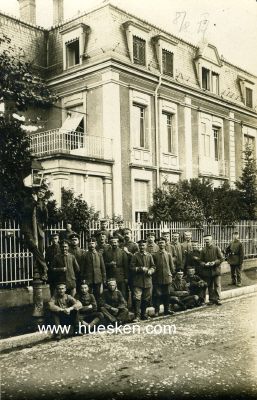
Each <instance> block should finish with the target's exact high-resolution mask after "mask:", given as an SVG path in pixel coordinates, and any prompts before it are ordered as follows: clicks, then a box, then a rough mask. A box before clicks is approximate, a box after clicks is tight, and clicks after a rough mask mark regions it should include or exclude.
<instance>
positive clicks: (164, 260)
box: [153, 238, 174, 317]
mask: <svg viewBox="0 0 257 400" xmlns="http://www.w3.org/2000/svg"><path fill="white" fill-rule="evenodd" d="M158 245H159V251H157V252H156V253H154V254H153V261H154V265H155V273H154V274H153V303H154V308H155V317H158V316H159V312H160V304H163V305H164V315H168V314H171V312H170V311H169V304H170V299H169V289H170V284H171V282H172V273H173V272H174V266H173V260H172V256H171V254H170V253H168V252H167V251H166V250H165V246H166V241H165V239H164V238H160V239H159V241H158Z"/></svg>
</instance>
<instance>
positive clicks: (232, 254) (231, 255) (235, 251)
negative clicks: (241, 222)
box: [226, 231, 244, 287]
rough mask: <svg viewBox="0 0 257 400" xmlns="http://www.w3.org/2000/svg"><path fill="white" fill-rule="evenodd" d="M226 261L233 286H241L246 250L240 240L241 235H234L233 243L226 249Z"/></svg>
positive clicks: (236, 233) (235, 233)
mask: <svg viewBox="0 0 257 400" xmlns="http://www.w3.org/2000/svg"><path fill="white" fill-rule="evenodd" d="M226 259H227V262H228V263H229V265H230V272H231V285H235V286H239V287H240V286H241V284H242V282H241V271H242V267H243V261H244V248H243V244H242V243H241V242H240V240H239V233H238V232H237V231H236V232H234V233H233V236H232V242H231V243H230V244H229V245H228V247H227V248H226Z"/></svg>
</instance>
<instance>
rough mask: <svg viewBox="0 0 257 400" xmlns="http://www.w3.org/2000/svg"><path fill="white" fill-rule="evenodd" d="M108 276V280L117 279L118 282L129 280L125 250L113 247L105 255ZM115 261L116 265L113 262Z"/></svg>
mask: <svg viewBox="0 0 257 400" xmlns="http://www.w3.org/2000/svg"><path fill="white" fill-rule="evenodd" d="M103 258H104V263H105V268H106V275H107V279H108V278H115V279H116V281H117V282H124V279H128V256H127V254H126V253H125V251H124V250H122V249H120V248H119V247H117V248H116V249H113V248H112V247H111V248H110V249H108V250H107V251H105V252H104V253H103ZM112 261H115V262H116V265H112V264H111V262H112Z"/></svg>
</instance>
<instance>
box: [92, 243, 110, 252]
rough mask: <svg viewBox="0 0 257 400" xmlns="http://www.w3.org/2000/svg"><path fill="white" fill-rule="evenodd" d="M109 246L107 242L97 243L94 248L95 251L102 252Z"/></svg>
mask: <svg viewBox="0 0 257 400" xmlns="http://www.w3.org/2000/svg"><path fill="white" fill-rule="evenodd" d="M111 247H112V246H111V245H110V244H108V243H104V244H102V243H98V244H97V245H96V248H95V249H96V251H98V253H101V254H103V253H104V252H105V251H107V250H109V249H110V248H111Z"/></svg>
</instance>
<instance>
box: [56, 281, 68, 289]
mask: <svg viewBox="0 0 257 400" xmlns="http://www.w3.org/2000/svg"><path fill="white" fill-rule="evenodd" d="M63 285H64V286H66V282H58V283H57V285H56V287H57V288H58V286H63Z"/></svg>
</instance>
